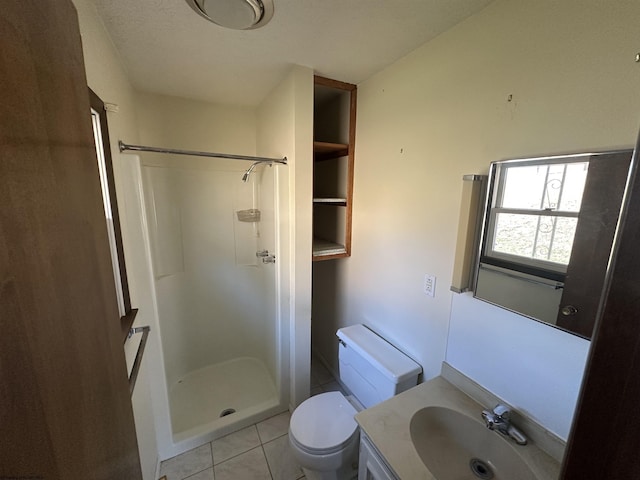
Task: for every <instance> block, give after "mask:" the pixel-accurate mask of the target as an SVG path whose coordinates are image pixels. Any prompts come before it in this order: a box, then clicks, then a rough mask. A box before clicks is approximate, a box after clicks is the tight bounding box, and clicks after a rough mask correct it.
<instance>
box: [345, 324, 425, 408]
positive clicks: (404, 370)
mask: <svg viewBox="0 0 640 480" xmlns="http://www.w3.org/2000/svg"><path fill="white" fill-rule="evenodd" d="M337 335H338V338H339V339H340V346H339V349H338V359H339V360H340V372H339V373H340V380H341V382H342V383H343V384H344V385H345V386H346V387H347V388H348V389H349V390H350V392H351V393H352V394H353V395H354V396H355V397H356V398H357V399H358V401H359V402H360V403H361V404H362V405H363V406H364V407H365V408H369V407H371V406H373V405H375V404H377V403H380V402H382V401H384V400H387V399H388V398H391V397H393V396H394V395H396V394H398V393H401V392H404V391H405V390H408V389H409V388H411V387H413V386H415V385H416V384H417V383H418V375H419V374H420V373H421V372H422V367H421V366H420V365H419V364H417V363H416V362H414V361H413V360H411V359H410V358H409V357H407V356H406V355H405V354H404V353H402V352H401V351H400V350H398V349H397V348H396V347H394V346H393V345H391V344H390V343H389V342H387V341H386V340H384V339H383V338H382V337H380V336H378V335H377V334H375V333H373V332H372V331H371V330H369V329H368V328H367V327H365V326H364V325H352V326H350V327H345V328H341V329H339V330H338V332H337Z"/></svg>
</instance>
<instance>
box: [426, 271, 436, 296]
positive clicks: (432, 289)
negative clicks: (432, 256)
mask: <svg viewBox="0 0 640 480" xmlns="http://www.w3.org/2000/svg"><path fill="white" fill-rule="evenodd" d="M424 293H425V294H427V295H429V296H430V297H435V296H436V277H435V275H429V274H425V276H424Z"/></svg>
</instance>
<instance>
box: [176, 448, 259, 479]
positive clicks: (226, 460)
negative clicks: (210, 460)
mask: <svg viewBox="0 0 640 480" xmlns="http://www.w3.org/2000/svg"><path fill="white" fill-rule="evenodd" d="M259 447H262V444H259V445H255V446H253V447H251V448H250V449H249V450H245V451H244V452H240V453H238V454H237V455H234V456H232V457H229V458H225V459H224V460H223V461H221V462H220V463H216V464H214V465H213V466H214V467H217V466H218V465H222V464H223V463H226V462H228V461H229V460H233V459H234V458H238V457H239V456H240V455H244V454H245V453H248V452H250V451H251V450H255V449H256V448H259ZM183 480H184V479H183Z"/></svg>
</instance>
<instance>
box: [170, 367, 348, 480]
mask: <svg viewBox="0 0 640 480" xmlns="http://www.w3.org/2000/svg"><path fill="white" fill-rule="evenodd" d="M335 390H339V391H342V389H341V387H340V385H339V384H338V382H336V381H335V379H334V378H333V376H332V375H331V373H330V372H329V371H328V370H327V369H326V368H325V367H324V366H323V365H322V364H321V363H320V362H319V361H316V360H312V362H311V395H317V394H318V393H322V392H330V391H335ZM290 418H291V415H290V414H289V412H284V413H281V414H280V415H276V416H274V417H271V418H268V419H266V420H264V421H262V422H259V423H256V424H255V425H251V426H250V427H247V428H244V429H242V430H239V431H237V432H234V433H231V434H229V435H227V436H225V437H222V438H220V439H218V440H214V441H213V442H210V443H207V444H205V445H202V446H200V447H197V448H194V449H193V450H189V451H188V452H185V453H183V454H181V455H178V456H176V457H173V458H170V459H169V460H165V461H164V462H162V464H161V466H160V476H161V477H162V476H163V475H166V477H167V480H262V479H264V480H298V479H304V478H305V477H304V474H303V473H302V469H301V468H300V466H299V465H298V464H297V463H296V461H295V459H294V458H293V455H292V453H291V449H290V447H289V436H288V433H287V432H288V430H289V419H290Z"/></svg>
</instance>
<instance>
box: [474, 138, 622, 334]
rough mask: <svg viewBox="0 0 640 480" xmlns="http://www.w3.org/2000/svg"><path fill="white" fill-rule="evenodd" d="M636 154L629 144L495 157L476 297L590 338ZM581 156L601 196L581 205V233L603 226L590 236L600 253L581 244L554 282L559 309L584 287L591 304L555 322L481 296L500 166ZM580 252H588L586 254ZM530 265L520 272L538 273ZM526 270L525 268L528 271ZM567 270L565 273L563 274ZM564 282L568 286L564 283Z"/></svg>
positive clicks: (589, 186) (477, 263) (478, 256)
mask: <svg viewBox="0 0 640 480" xmlns="http://www.w3.org/2000/svg"><path fill="white" fill-rule="evenodd" d="M632 154H633V151H632V150H631V149H625V150H614V151H606V152H589V153H572V154H566V155H553V156H544V157H531V158H517V159H509V160H501V161H494V162H491V165H490V169H489V178H488V185H487V189H486V193H485V195H484V199H483V201H484V203H483V209H482V212H481V221H480V222H479V224H480V232H479V235H478V243H477V244H476V255H475V260H474V265H473V271H474V280H473V284H472V288H471V290H472V291H473V297H474V298H476V299H478V300H482V301H484V302H487V303H490V304H492V305H495V306H497V307H500V308H503V309H506V310H508V311H511V312H513V313H516V314H518V315H521V316H524V317H526V318H530V319H532V320H535V321H538V322H541V323H544V324H545V325H549V326H552V327H554V328H558V329H561V330H564V331H567V332H569V333H572V334H575V335H578V336H581V337H583V338H586V339H590V338H591V335H592V332H593V326H594V324H595V321H596V318H597V311H598V310H599V308H600V303H601V299H602V297H603V295H602V294H603V287H604V285H605V279H606V277H607V275H608V272H609V268H610V263H611V261H610V260H611V254H612V245H613V242H614V238H615V236H616V235H617V232H618V230H619V228H620V210H621V208H622V203H623V198H624V196H625V195H626V191H627V189H628V181H629V180H628V179H629V166H630V163H631V156H632ZM581 160H583V161H589V162H590V165H589V175H588V176H587V182H586V184H585V192H587V189H589V191H590V195H591V194H593V193H594V192H595V193H597V194H598V195H599V196H600V198H599V199H597V200H593V201H591V202H590V203H591V204H590V205H586V206H585V202H584V199H585V197H584V195H583V206H581V209H580V213H579V215H578V225H577V227H576V237H577V236H578V235H579V234H580V235H584V233H585V232H586V231H589V230H588V229H594V230H596V229H597V232H598V233H597V235H589V237H590V238H589V240H588V241H589V242H591V244H593V245H591V250H590V253H593V254H594V260H593V261H592V258H591V257H586V256H585V255H584V254H583V253H576V251H575V249H572V253H571V260H570V262H569V264H568V265H567V273H566V274H561V275H560V276H559V277H558V278H554V277H553V272H552V271H550V272H549V273H550V275H549V283H550V285H551V286H554V285H553V282H560V283H557V284H556V288H562V289H563V292H562V294H561V299H560V301H561V304H560V305H558V309H557V311H558V312H560V311H561V307H562V305H564V303H567V302H566V301H565V300H566V299H568V300H572V298H573V297H572V295H573V296H575V294H576V292H577V291H578V290H580V291H582V290H584V291H585V295H587V293H586V292H588V295H589V300H584V299H583V301H584V303H585V305H584V307H585V308H584V309H583V308H582V304H580V310H581V311H580V314H579V315H576V318H573V317H572V316H571V315H569V316H567V317H566V318H565V317H564V316H563V315H558V318H559V320H558V321H557V323H556V324H554V323H549V322H547V321H545V320H542V319H540V318H536V317H535V316H532V315H530V314H527V313H523V312H521V311H517V310H515V309H514V308H510V307H509V306H504V305H501V304H499V303H496V302H494V301H492V300H490V299H487V298H483V297H482V296H478V280H479V276H480V266H481V263H482V262H483V259H485V260H486V258H485V257H484V255H485V250H486V245H485V244H486V241H487V239H488V237H489V235H488V228H490V222H489V216H490V214H491V209H492V207H493V203H494V196H495V191H496V188H497V181H498V179H497V175H498V170H499V167H500V166H501V165H505V164H517V163H527V164H531V163H533V164H535V163H540V164H546V163H563V161H564V162H579V161H581ZM607 162H609V163H607ZM595 165H598V167H595ZM592 172H593V174H592ZM616 199H617V200H616ZM607 200H608V201H610V202H611V205H613V208H615V209H617V215H615V216H611V215H610V214H608V213H609V211H610V210H611V205H609V206H608V205H606V201H607ZM580 255H582V257H583V258H582V259H581V260H580ZM574 256H577V258H578V259H579V260H578V261H575V260H574ZM498 263H500V262H498ZM506 263H507V264H508V263H509V262H506ZM572 264H574V267H572ZM575 265H581V267H580V268H578V267H576V266H575ZM507 267H508V265H507ZM526 270H527V268H526V267H525V268H524V269H523V270H519V273H518V275H521V276H523V277H524V276H525V275H526V274H527V273H529V274H533V275H535V274H536V271H535V270H536V269H534V270H533V271H526ZM540 270H542V269H540ZM522 272H524V275H523V274H522ZM562 276H564V277H565V278H560V277H562ZM567 281H568V282H569V288H568V287H567V285H566V283H567ZM559 285H562V286H561V287H558V286H559ZM565 295H566V299H565ZM566 306H567V307H572V306H573V305H569V304H567V305H566ZM576 311H577V310H576ZM572 315H573V314H572Z"/></svg>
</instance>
